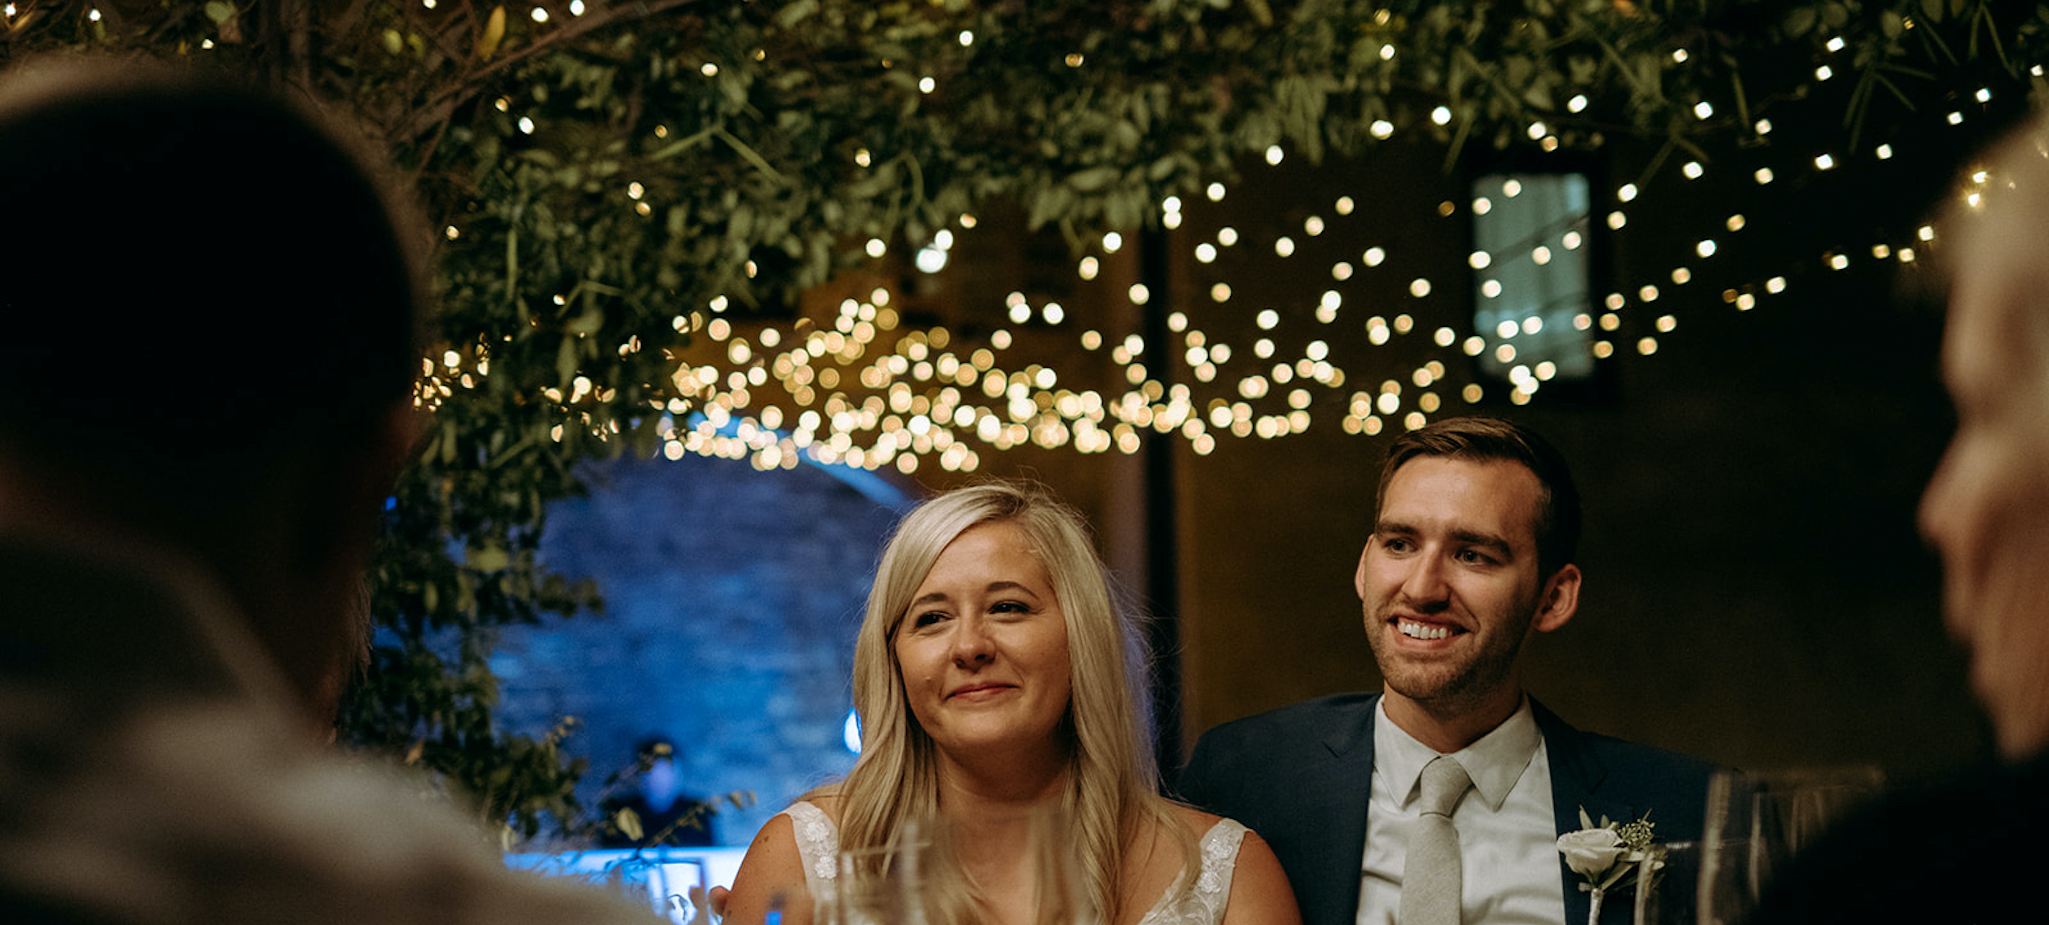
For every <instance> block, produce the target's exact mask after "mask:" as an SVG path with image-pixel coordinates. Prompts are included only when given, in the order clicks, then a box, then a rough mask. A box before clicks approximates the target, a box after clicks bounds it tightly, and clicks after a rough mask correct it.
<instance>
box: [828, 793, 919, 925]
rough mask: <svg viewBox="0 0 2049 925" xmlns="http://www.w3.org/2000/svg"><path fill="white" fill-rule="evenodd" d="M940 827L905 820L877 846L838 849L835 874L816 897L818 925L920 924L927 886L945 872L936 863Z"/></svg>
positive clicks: (915, 820) (914, 820) (916, 820)
mask: <svg viewBox="0 0 2049 925" xmlns="http://www.w3.org/2000/svg"><path fill="white" fill-rule="evenodd" d="M943 828H944V827H943V826H940V825H939V824H937V823H936V822H934V821H932V820H919V819H913V820H909V821H906V822H905V823H904V824H903V827H902V828H901V829H899V830H898V832H897V833H896V837H895V838H893V839H892V840H891V841H890V842H889V843H888V844H886V845H883V846H882V847H879V848H857V849H850V850H845V851H841V852H839V856H838V858H837V862H838V876H837V877H835V878H833V880H832V881H831V882H830V884H829V885H828V888H827V889H826V890H825V891H824V892H823V895H821V896H819V897H818V899H819V908H820V910H821V919H820V920H821V922H823V923H824V925H926V923H927V922H929V921H931V919H932V916H931V914H930V909H929V908H928V902H929V900H930V899H931V898H932V896H933V893H934V892H935V891H934V889H933V885H934V883H935V882H936V881H938V880H941V879H943V878H944V877H945V876H946V871H944V870H942V869H935V868H938V867H940V865H941V864H942V862H943V860H944V858H943V857H942V852H943V850H944V849H943V846H942V845H941V838H940V837H939V836H940V834H941V832H942V830H943Z"/></svg>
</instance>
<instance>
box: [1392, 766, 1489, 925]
mask: <svg viewBox="0 0 2049 925" xmlns="http://www.w3.org/2000/svg"><path fill="white" fill-rule="evenodd" d="M1472 786H1473V779H1472V778H1470V777H1467V776H1466V769H1465V768H1464V767H1462V766H1461V765H1460V764H1459V763H1458V762H1457V761H1455V760H1453V759H1452V758H1451V757H1449V756H1446V755H1439V756H1437V757H1436V758H1434V759H1431V761H1430V763H1429V764H1427V765H1425V766H1424V767H1423V792H1422V795H1421V796H1420V797H1419V798H1418V799H1417V801H1416V805H1417V806H1418V807H1419V808H1420V809H1421V811H1422V812H1421V814H1420V815H1418V816H1417V817H1416V821H1415V826H1414V828H1412V829H1410V830H1409V852H1408V856H1407V857H1406V858H1404V859H1403V861H1402V909H1401V918H1400V919H1399V920H1398V921H1399V925H1459V884H1460V881H1461V880H1462V879H1463V878H1462V876H1461V870H1460V866H1461V865H1460V863H1459V853H1458V829H1456V828H1453V827H1452V824H1451V811H1452V810H1453V809H1454V808H1456V807H1457V806H1458V801H1459V798H1460V797H1462V796H1465V793H1466V791H1467V790H1470V789H1472Z"/></svg>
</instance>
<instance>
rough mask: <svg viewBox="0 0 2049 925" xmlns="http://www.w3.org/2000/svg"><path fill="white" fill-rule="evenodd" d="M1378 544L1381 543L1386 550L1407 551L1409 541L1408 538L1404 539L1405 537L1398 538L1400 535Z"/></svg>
mask: <svg viewBox="0 0 2049 925" xmlns="http://www.w3.org/2000/svg"><path fill="white" fill-rule="evenodd" d="M1380 545H1381V548H1382V549H1385V550H1387V551H1388V552H1408V551H1409V541H1408V540H1405V539H1402V538H1400V537H1395V538H1392V539H1390V540H1388V541H1387V542H1385V543H1382V544H1380Z"/></svg>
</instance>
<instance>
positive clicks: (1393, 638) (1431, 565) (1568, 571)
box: [1355, 456, 1578, 717]
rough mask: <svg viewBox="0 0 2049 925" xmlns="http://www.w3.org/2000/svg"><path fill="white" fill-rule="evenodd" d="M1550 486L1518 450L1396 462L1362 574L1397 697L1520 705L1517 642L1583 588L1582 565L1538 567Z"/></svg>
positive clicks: (1377, 647)
mask: <svg viewBox="0 0 2049 925" xmlns="http://www.w3.org/2000/svg"><path fill="white" fill-rule="evenodd" d="M1541 492H1542V486H1541V485H1539V483H1538V482H1537V477H1536V475H1535V474H1533V473H1532V472H1530V470H1529V469H1528V468H1527V467H1524V466H1522V465H1521V464H1519V463H1514V462H1507V461H1499V460H1487V461H1473V460H1465V459H1453V458H1447V457H1436V456H1422V457H1417V458H1415V459H1413V460H1410V461H1409V462H1408V463H1406V464H1404V465H1403V466H1402V467H1401V468H1399V469H1397V470H1395V473H1394V477H1393V478H1392V479H1391V480H1389V482H1388V485H1387V493H1386V497H1385V498H1383V499H1382V501H1381V507H1380V517H1379V520H1378V521H1377V522H1376V523H1375V525H1374V532H1373V536H1372V537H1371V538H1369V539H1368V540H1367V543H1366V551H1365V552H1364V553H1363V554H1362V555H1361V556H1360V557H1359V572H1358V575H1357V577H1356V579H1355V581H1356V585H1357V588H1358V591H1359V600H1360V603H1361V605H1362V609H1363V611H1364V613H1365V619H1366V639H1367V641H1368V642H1369V643H1370V644H1371V645H1372V647H1373V657H1374V660H1375V661H1377V662H1379V664H1380V672H1381V674H1382V675H1383V676H1384V677H1385V678H1386V680H1387V692H1388V696H1389V697H1390V698H1400V699H1402V700H1407V701H1412V702H1414V703H1415V704H1416V705H1417V706H1419V707H1422V708H1423V709H1424V710H1425V711H1426V712H1428V713H1431V714H1432V715H1436V716H1440V717H1444V716H1459V715H1464V714H1467V713H1470V712H1473V711H1476V710H1486V709H1492V708H1499V707H1500V706H1501V705H1502V704H1504V703H1508V704H1510V705H1511V707H1512V703H1513V699H1514V698H1517V697H1519V695H1520V687H1519V684H1518V681H1517V678H1516V670H1515V658H1516V653H1517V652H1519V651H1520V650H1521V649H1522V645H1523V642H1524V640H1526V639H1528V638H1529V635H1530V632H1531V630H1532V629H1533V628H1536V629H1543V630H1550V629H1555V628H1557V627H1558V626H1560V625H1563V624H1564V622H1565V621H1566V620H1567V619H1569V618H1570V617H1571V615H1572V613H1571V611H1572V606H1573V604H1574V603H1575V602H1576V600H1577V598H1576V592H1577V587H1578V584H1577V582H1578V569H1577V568H1575V567H1573V566H1566V567H1565V568H1563V569H1560V570H1559V573H1558V575H1557V576H1554V577H1553V578H1552V580H1551V581H1549V582H1546V581H1544V580H1543V578H1542V576H1540V575H1539V574H1538V571H1537V536H1536V523H1537V503H1538V498H1539V497H1540V495H1541ZM1561 579H1565V580H1569V582H1570V584H1571V588H1570V589H1569V590H1570V591H1572V592H1573V593H1572V594H1569V595H1566V599H1564V600H1560V599H1559V595H1558V594H1556V593H1555V588H1554V586H1556V585H1559V584H1561Z"/></svg>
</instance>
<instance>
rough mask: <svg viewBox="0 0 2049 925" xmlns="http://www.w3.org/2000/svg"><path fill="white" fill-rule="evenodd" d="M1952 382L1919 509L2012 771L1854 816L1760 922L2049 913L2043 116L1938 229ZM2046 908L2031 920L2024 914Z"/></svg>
mask: <svg viewBox="0 0 2049 925" xmlns="http://www.w3.org/2000/svg"><path fill="white" fill-rule="evenodd" d="M1936 227H1937V236H1938V237H1937V241H1938V245H1939V246H1940V248H1941V250H1940V251H1939V255H1940V261H1941V263H1942V264H1943V265H1944V266H1945V269H1946V270H1947V282H1948V286H1949V290H1948V296H1949V299H1948V302H1949V309H1948V312H1949V314H1948V319H1947V322H1948V323H1947V330H1946V331H1945V332H1944V335H1943V343H1942V376H1943V380H1944V383H1945V384H1946V385H1947V386H1948V388H1949V393H1950V397H1951V398H1952V399H1953V400H1954V401H1955V404H1956V415H1957V429H1956V434H1955V436H1953V437H1952V438H1951V440H1950V444H1949V449H1948V452H1947V453H1946V454H1945V455H1944V456H1943V459H1942V464H1941V466H1940V467H1939V468H1938V469H1937V471H1936V473H1935V477H1934V479H1933V480H1932V481H1931V482H1930V483H1929V485H1928V490H1927V492H1926V493H1925V494H1924V495H1923V496H1922V498H1921V510H1920V521H1921V532H1922V534H1923V535H1925V536H1926V537H1927V538H1928V540H1929V541H1930V542H1931V543H1932V544H1933V545H1934V546H1935V548H1936V550H1937V551H1938V552H1939V553H1940V554H1941V557H1942V567H1943V589H1942V606H1943V614H1944V618H1945V622H1946V623H1947V624H1948V627H1949V630H1950V633H1951V634H1952V635H1953V636H1955V637H1956V638H1958V639H1959V640H1961V641H1962V642H1963V643H1964V644H1965V645H1966V646H1967V647H1968V648H1969V649H1970V654H1971V670H1970V677H1971V686H1972V688H1973V690H1974V691H1975V693H1976V694H1977V695H1978V699H1979V701H1980V702H1982V703H1983V704H1984V706H1985V710H1986V713H1987V714H1988V715H1989V716H1990V718H1991V720H1992V730H1993V734H1994V738H1995V740H1996V741H1997V744H1998V749H1999V756H2000V760H1999V761H1998V762H1997V763H1995V764H1994V765H1993V766H1990V767H1986V768H1983V769H1979V770H1977V771H1973V772H1967V773H1965V774H1963V775H1960V776H1957V777H1954V778H1952V779H1949V780H1945V781H1941V782H1938V783H1934V784H1928V785H1923V786H1920V787H1917V788H1915V789H1912V790H1909V791H1907V792H1903V793H1899V794H1896V795H1894V796H1892V797H1890V798H1887V799H1886V800H1884V801H1882V802H1880V803H1879V804H1878V805H1877V806H1875V807H1872V808H1871V809H1870V810H1869V811H1867V812H1865V813H1864V814H1862V815H1860V816H1855V817H1853V818H1851V819H1849V820H1846V821H1845V822H1844V823H1843V824H1841V825H1840V826H1838V827H1837V828H1836V829H1834V830H1833V831H1832V832H1831V833H1830V834H1829V835H1828V836H1827V837H1825V838H1824V839H1823V841H1822V842H1821V843H1819V844H1817V845H1815V846H1814V847H1813V848H1812V849H1810V850H1808V851H1807V852H1806V853H1805V854H1803V855H1802V856H1801V857H1800V858H1799V859H1798V860H1797V861H1796V863H1795V865H1794V866H1793V868H1791V869H1790V870H1789V871H1788V872H1787V873H1786V874H1785V875H1784V876H1782V877H1780V878H1779V879H1778V880H1777V881H1775V882H1774V884H1773V885H1772V887H1771V888H1770V889H1769V890H1768V892H1767V893H1766V895H1765V897H1764V901H1763V904H1762V906H1761V908H1760V909H1759V910H1758V913H1757V914H1756V915H1755V916H1754V918H1753V921H1755V922H1758V923H1827V922H1858V923H1865V922H2004V921H2020V920H2029V919H2032V918H2033V917H2034V916H2036V915H2040V914H2041V913H2040V911H2039V900H2038V898H2037V897H2038V895H2039V893H2040V889H2041V888H2040V885H2039V883H2038V878H2039V877H2040V871H2041V869H2042V864H2043V862H2044V861H2045V860H2049V847H2045V842H2044V841H2043V838H2044V837H2045V833H2049V117H2044V116H2037V117H2035V118H2034V119H2032V120H2031V121H2029V122H2028V123H2027V124H2026V125H2025V126H2024V127H2022V128H2021V129H2019V130H2018V131H2017V132H2016V133H2015V134H2013V135H2012V136H2011V137H2009V138H2008V139H2007V140H2006V141H2004V142H2003V143H2002V144H2000V145H1999V146H1997V147H1995V148H1994V149H1993V150H1992V151H1991V152H1989V153H1988V155H1987V157H1986V159H1985V160H1984V161H1983V162H1981V163H1974V164H1972V165H1970V166H1969V167H1967V168H1966V175H1965V179H1964V181H1963V182H1962V184H1961V188H1960V189H1958V190H1957V191H1956V193H1955V195H1954V196H1953V197H1952V198H1951V199H1950V204H1949V206H1948V209H1947V211H1946V212H1945V213H1944V214H1943V215H1942V216H1941V217H1940V218H1939V219H1938V220H1937V222H1936ZM2027 909H2037V911H2036V912H2032V913H2030V912H2026V911H2025V910H2027Z"/></svg>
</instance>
